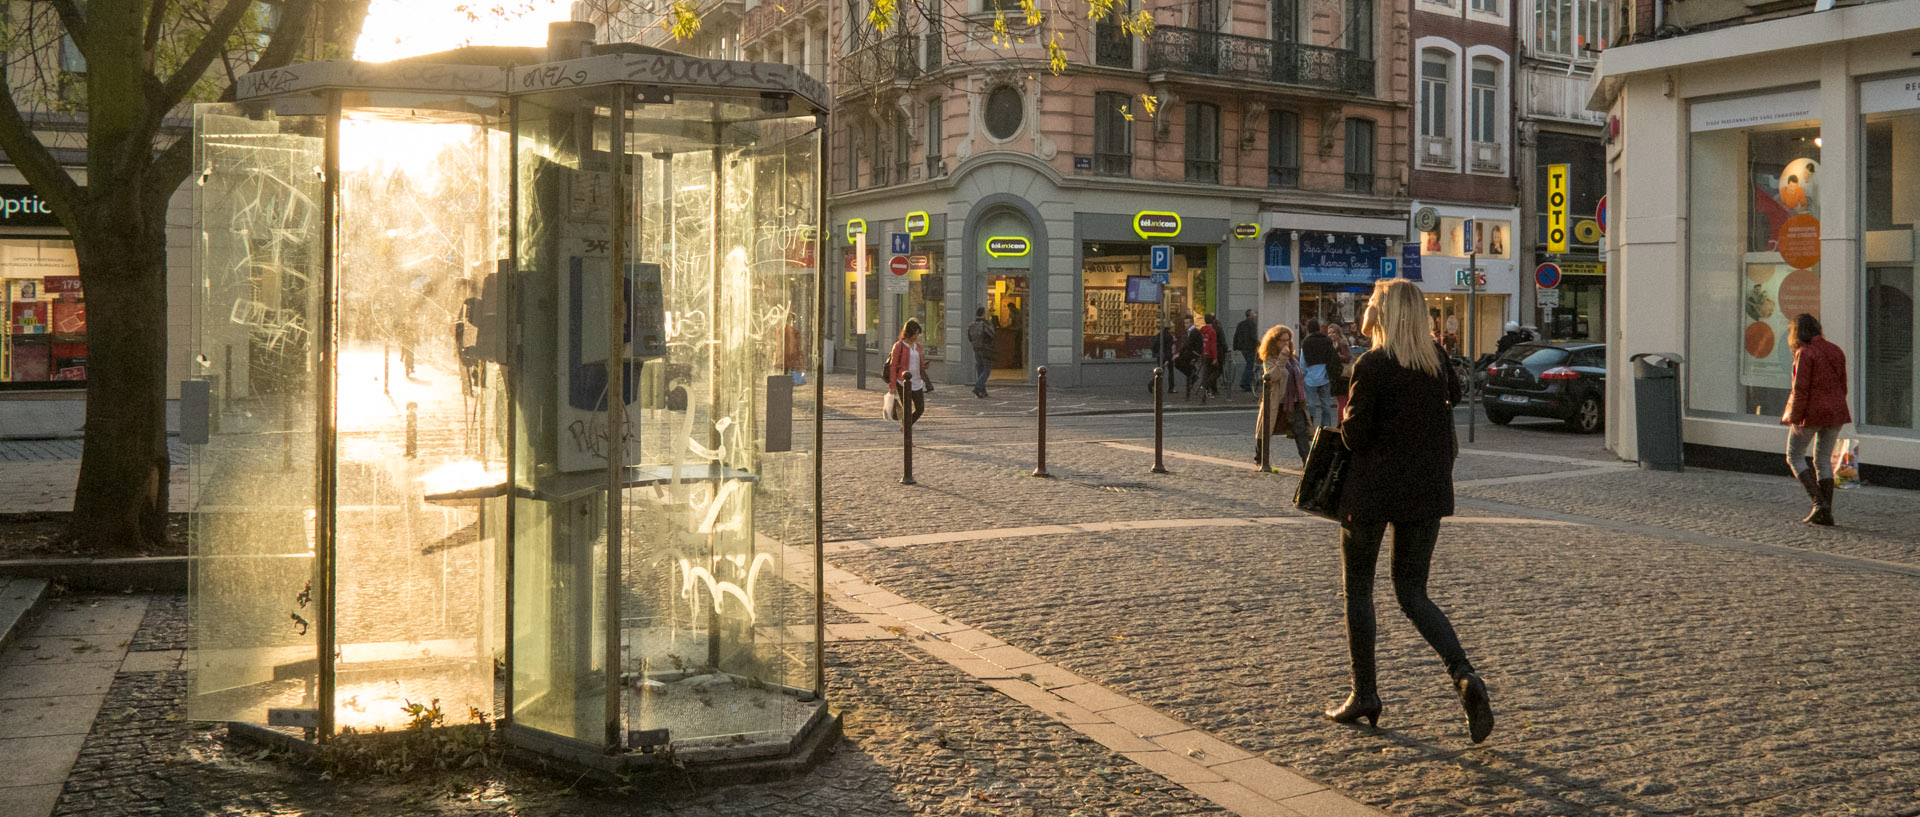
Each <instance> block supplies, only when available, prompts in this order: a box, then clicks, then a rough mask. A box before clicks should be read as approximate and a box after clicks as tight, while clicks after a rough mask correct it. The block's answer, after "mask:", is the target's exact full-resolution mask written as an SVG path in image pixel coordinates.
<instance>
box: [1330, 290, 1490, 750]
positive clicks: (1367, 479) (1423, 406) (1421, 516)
mask: <svg viewBox="0 0 1920 817" xmlns="http://www.w3.org/2000/svg"><path fill="white" fill-rule="evenodd" d="M1367 324H1368V325H1367V326H1365V327H1364V329H1365V331H1366V332H1367V333H1368V334H1369V335H1371V336H1373V341H1374V343H1373V349H1372V350H1371V351H1369V352H1367V353H1366V354H1364V355H1361V356H1360V359H1359V360H1358V361H1357V362H1356V363H1355V364H1354V367H1353V384H1352V390H1351V392H1350V393H1349V395H1348V402H1347V411H1346V417H1345V421H1344V423H1343V424H1342V426H1341V434H1342V437H1343V439H1344V440H1345V442H1346V445H1347V448H1348V449H1350V450H1351V451H1352V452H1353V464H1352V465H1351V466H1350V467H1349V469H1348V471H1347V478H1346V486H1345V487H1344V488H1342V489H1341V493H1340V519H1341V520H1342V521H1341V523H1340V561H1341V564H1342V567H1343V568H1344V571H1345V574H1346V580H1345V581H1346V598H1347V651H1348V654H1349V656H1350V658H1351V659H1352V663H1353V693H1352V694H1351V695H1349V696H1348V697H1347V701H1346V703H1344V704H1342V705H1340V706H1338V707H1336V708H1333V709H1329V710H1327V713H1326V715H1327V717H1328V718H1329V719H1332V720H1333V721H1334V722H1336V723H1353V722H1354V721H1357V720H1359V719H1361V718H1366V719H1367V721H1368V722H1369V723H1372V724H1373V725H1375V726H1378V725H1379V722H1380V695H1379V693H1378V691H1377V689H1376V687H1375V677H1374V650H1373V643H1374V617H1373V577H1374V570H1375V564H1376V562H1377V561H1378V559H1379V554H1380V542H1381V540H1382V539H1383V538H1384V537H1385V536H1386V531H1387V526H1388V525H1392V526H1393V592H1394V596H1395V597H1397V598H1398V599H1399V600H1400V610H1401V612H1404V613H1406V615H1407V618H1408V619H1410V620H1412V621H1413V626H1414V628H1415V629H1417V630H1419V631H1420V635H1421V636H1422V637H1424V638H1425V639H1426V640H1427V644H1428V645H1429V646H1431V647H1433V651H1434V652H1436V653H1439V654H1440V660H1442V661H1444V662H1445V663H1446V665H1447V674H1448V675H1449V676H1451V677H1452V678H1453V685H1454V691H1455V693H1456V694H1457V695H1458V696H1459V698H1460V704H1461V706H1462V707H1463V708H1464V709H1465V710H1466V713H1467V730H1468V734H1469V736H1470V737H1471V738H1472V739H1473V742H1474V743H1479V742H1481V741H1483V740H1486V739H1487V735H1488V733H1490V732H1492V731H1493V707H1492V705H1491V703H1490V702H1489V700H1488V698H1487V687H1486V684H1485V683H1483V682H1482V681H1481V680H1480V676H1479V675H1478V674H1476V673H1475V672H1474V669H1473V664H1472V663H1470V662H1469V661H1468V660H1467V653H1466V650H1465V649H1462V648H1461V646H1460V639H1459V637H1458V636H1457V635H1456V634H1455V633H1454V630H1453V624H1452V622H1450V621H1448V620H1447V614H1446V613H1445V612H1443V611H1442V610H1441V609H1440V607H1439V605H1436V604H1434V603H1433V600H1432V599H1429V598H1427V571H1428V568H1429V567H1430V566H1431V565H1432V562H1433V547H1434V544H1435V543H1436V542H1437V541H1438V540H1439V537H1440V518H1441V517H1443V516H1451V515H1453V459H1454V456H1455V454H1456V453H1457V450H1456V449H1457V443H1456V442H1455V440H1454V436H1453V404H1454V403H1456V402H1459V400H1460V383H1459V381H1458V380H1456V379H1455V378H1454V376H1453V370H1452V367H1450V366H1448V365H1447V363H1446V355H1445V352H1444V350H1442V349H1441V348H1440V347H1439V346H1437V345H1436V344H1434V342H1433V340H1432V338H1431V337H1430V336H1429V335H1428V334H1427V332H1426V331H1425V326H1426V305H1425V299H1424V298H1423V297H1422V296H1421V293H1420V287H1419V286H1417V285H1415V284H1414V283H1413V282H1411V281H1408V280H1405V279H1388V280H1383V281H1381V282H1380V283H1379V284H1378V285H1376V286H1375V287H1374V290H1373V298H1372V300H1370V301H1368V302H1367Z"/></svg>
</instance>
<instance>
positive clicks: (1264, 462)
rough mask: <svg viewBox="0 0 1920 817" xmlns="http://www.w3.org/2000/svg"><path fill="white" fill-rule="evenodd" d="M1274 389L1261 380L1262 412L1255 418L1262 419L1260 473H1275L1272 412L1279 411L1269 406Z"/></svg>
mask: <svg viewBox="0 0 1920 817" xmlns="http://www.w3.org/2000/svg"><path fill="white" fill-rule="evenodd" d="M1272 391H1273V390H1272V389H1269V388H1267V379H1266V378H1265V377H1261V378H1260V411H1259V413H1257V414H1255V415H1254V416H1256V417H1259V418H1260V431H1259V432H1258V434H1259V436H1260V473H1262V474H1271V473H1273V422H1274V417H1273V415H1272V414H1271V413H1269V412H1271V411H1276V410H1277V409H1275V408H1273V407H1272V406H1270V405H1269V403H1268V400H1267V398H1268V397H1269V396H1270V393H1271V392H1272Z"/></svg>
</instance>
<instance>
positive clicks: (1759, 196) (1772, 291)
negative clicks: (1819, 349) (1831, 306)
mask: <svg viewBox="0 0 1920 817" xmlns="http://www.w3.org/2000/svg"><path fill="white" fill-rule="evenodd" d="M1816 170H1817V165H1816V164H1815V163H1814V162H1813V161H1812V160H1811V159H1796V160H1794V161H1793V162H1791V163H1789V164H1787V166H1786V167H1785V169H1783V170H1782V171H1781V173H1780V175H1779V179H1778V186H1777V187H1776V188H1775V190H1776V191H1777V192H1775V191H1769V190H1767V189H1766V187H1765V186H1760V185H1756V191H1755V204H1756V208H1755V209H1756V210H1758V211H1759V213H1760V214H1761V215H1762V216H1763V217H1764V219H1765V220H1764V221H1761V222H1758V223H1761V224H1764V225H1765V228H1766V229H1767V231H1768V234H1769V238H1768V241H1767V249H1768V251H1770V252H1772V253H1777V254H1778V255H1779V256H1780V262H1779V263H1770V262H1749V263H1748V264H1747V265H1746V270H1745V273H1744V275H1743V276H1742V278H1741V281H1740V312H1741V315H1740V323H1739V326H1741V327H1742V329H1741V333H1740V345H1741V350H1740V384H1741V385H1743V386H1753V387H1760V388H1768V389H1789V388H1792V387H1793V349H1792V347H1791V346H1790V345H1789V344H1788V343H1787V336H1788V333H1790V332H1791V331H1792V325H1793V318H1794V316H1796V315H1799V314H1801V313H1807V314H1811V315H1813V316H1814V317H1815V318H1818V317H1820V219H1819V212H1820V211H1819V199H1818V198H1817V196H1816V188H1815V186H1814V182H1813V178H1814V174H1815V172H1816Z"/></svg>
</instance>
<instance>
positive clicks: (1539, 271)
mask: <svg viewBox="0 0 1920 817" xmlns="http://www.w3.org/2000/svg"><path fill="white" fill-rule="evenodd" d="M1533 282H1534V283H1536V284H1539V285H1540V288H1541V289H1553V288H1554V287H1557V286H1559V285H1560V267H1559V265H1557V264H1553V263H1546V264H1541V265H1540V266H1538V267H1534V268H1533Z"/></svg>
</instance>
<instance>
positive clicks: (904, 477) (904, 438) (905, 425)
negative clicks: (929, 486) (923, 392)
mask: <svg viewBox="0 0 1920 817" xmlns="http://www.w3.org/2000/svg"><path fill="white" fill-rule="evenodd" d="M911 385H912V381H910V380H908V379H907V378H904V377H903V378H900V383H899V385H898V386H896V387H895V389H894V391H895V393H897V394H899V395H900V484H901V485H917V484H918V483H916V482H914V481H913V409H912V408H911V406H910V404H908V403H907V395H909V394H911V393H912V392H911V390H910V387H911Z"/></svg>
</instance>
